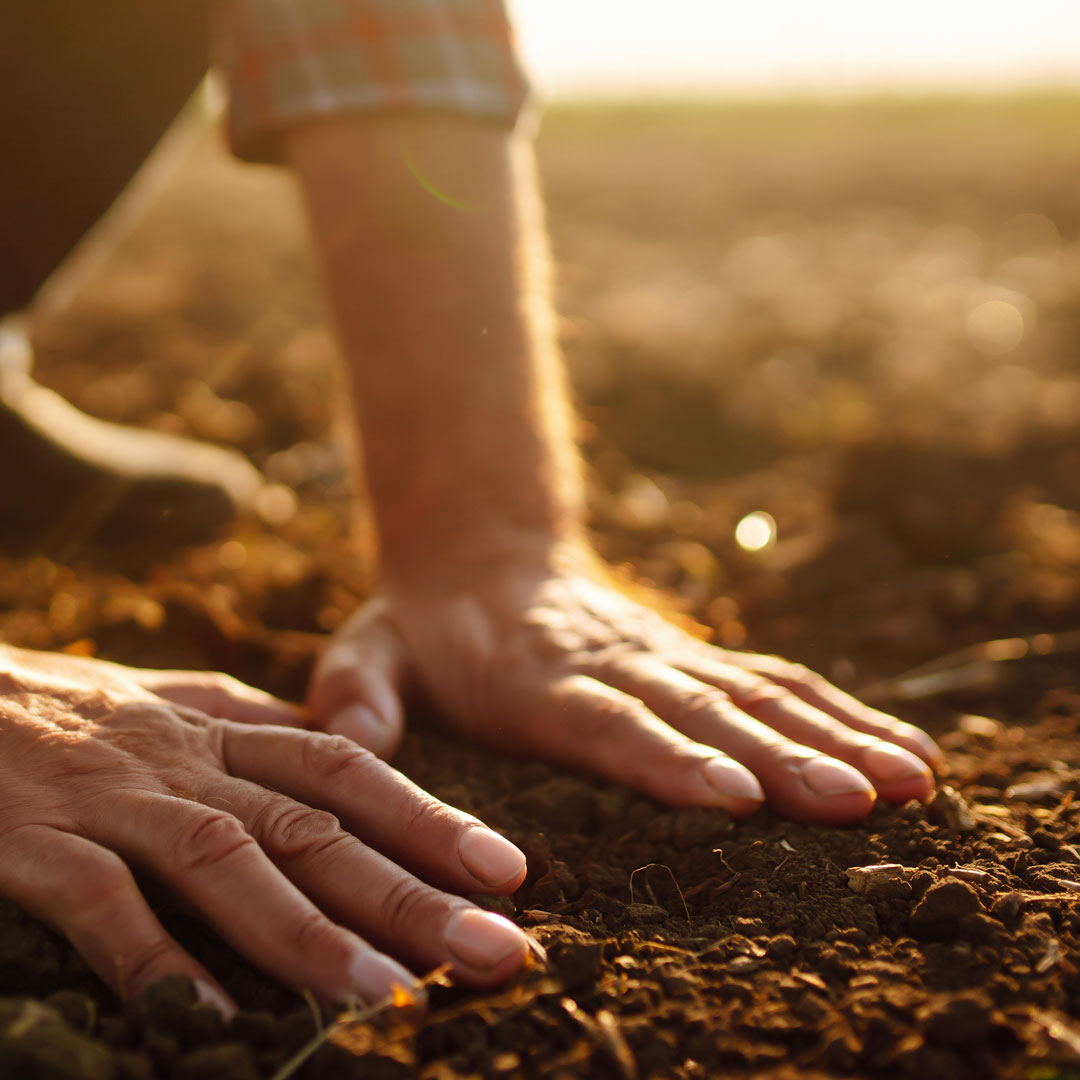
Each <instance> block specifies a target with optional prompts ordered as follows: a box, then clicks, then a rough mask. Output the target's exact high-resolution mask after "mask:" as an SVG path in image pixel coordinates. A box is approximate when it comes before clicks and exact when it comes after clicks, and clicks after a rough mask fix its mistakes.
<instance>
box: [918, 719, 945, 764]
mask: <svg viewBox="0 0 1080 1080" xmlns="http://www.w3.org/2000/svg"><path fill="white" fill-rule="evenodd" d="M912 738H913V739H915V741H916V742H917V743H918V744H919V749H920V750H922V753H923V757H925V758H926V760H927V761H929V762H930V764H931V765H932V766H936V765H940V764H941V761H942V759H943V758H944V757H945V755H944V754H943V753H942V752H941V747H940V746H938V744H937V743H936V742H934V740H933V739H931V738H930V736H929V735H927V734H926V732H925V731H919V730H918V729H917V728H916V729H915V731H914V732H913V733H912Z"/></svg>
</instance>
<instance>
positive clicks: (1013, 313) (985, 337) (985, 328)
mask: <svg viewBox="0 0 1080 1080" xmlns="http://www.w3.org/2000/svg"><path fill="white" fill-rule="evenodd" d="M967 333H968V338H969V340H970V341H971V344H972V345H974V346H975V348H976V349H978V350H979V351H980V352H983V353H988V354H990V355H992V356H994V355H1000V354H1001V353H1007V352H1010V351H1011V350H1013V349H1015V348H1016V346H1017V345H1019V344H1020V342H1021V341H1023V340H1024V316H1023V314H1022V313H1021V311H1020V309H1019V308H1018V307H1017V306H1016V305H1015V304H1011V303H1009V301H1008V300H987V301H985V302H984V303H981V304H979V305H978V307H976V308H974V309H973V310H972V312H971V314H970V315H969V316H968V320H967Z"/></svg>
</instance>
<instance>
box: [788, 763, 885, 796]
mask: <svg viewBox="0 0 1080 1080" xmlns="http://www.w3.org/2000/svg"><path fill="white" fill-rule="evenodd" d="M802 778H803V781H804V782H805V783H806V786H807V787H808V788H809V789H810V790H811V791H812V792H813V793H814V794H815V795H821V796H822V797H824V798H835V797H836V796H837V795H875V794H876V792H875V791H874V789H873V787H872V786H871V785H870V781H869V780H867V779H866V777H865V776H863V774H862V773H861V772H859V770H858V769H856V768H854V767H853V766H851V765H848V764H846V763H845V762H843V761H837V760H836V758H828V757H816V758H811V759H810V760H809V761H808V762H807V763H806V764H805V765H804V766H803V767H802Z"/></svg>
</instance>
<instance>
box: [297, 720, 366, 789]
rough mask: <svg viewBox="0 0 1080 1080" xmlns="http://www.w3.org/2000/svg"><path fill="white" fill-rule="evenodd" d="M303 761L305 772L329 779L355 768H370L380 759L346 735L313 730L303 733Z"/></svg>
mask: <svg viewBox="0 0 1080 1080" xmlns="http://www.w3.org/2000/svg"><path fill="white" fill-rule="evenodd" d="M300 760H301V765H302V767H303V769H304V771H305V772H308V773H312V774H314V775H315V776H319V777H323V778H324V779H329V778H330V777H334V776H337V775H339V774H340V773H343V772H348V771H351V770H353V771H356V770H359V771H363V770H366V769H368V768H370V767H372V766H373V764H374V763H375V762H377V761H378V758H376V756H375V755H374V754H373V753H372V752H371V751H370V750H367V749H365V748H364V747H362V746H359V745H357V744H356V743H355V742H353V741H352V739H348V738H346V737H345V736H344V735H327V734H324V733H322V732H318V731H312V732H305V733H304V735H303V736H302V742H301V750H300Z"/></svg>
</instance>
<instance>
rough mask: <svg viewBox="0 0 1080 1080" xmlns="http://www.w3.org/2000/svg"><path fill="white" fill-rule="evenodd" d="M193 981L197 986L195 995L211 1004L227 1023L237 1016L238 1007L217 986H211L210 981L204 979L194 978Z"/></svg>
mask: <svg viewBox="0 0 1080 1080" xmlns="http://www.w3.org/2000/svg"><path fill="white" fill-rule="evenodd" d="M191 981H192V983H193V984H194V986H195V996H196V997H197V998H198V999H199V1001H201V1002H202V1003H203V1004H204V1005H211V1006H213V1007H214V1008H215V1009H217V1011H218V1012H219V1013H221V1018H222V1019H223V1020H224V1021H225V1023H227V1024H228V1023H230V1022H231V1021H232V1020H233V1018H234V1017H235V1016H236V1013H237V1009H236V1006H235V1005H234V1004H233V1003H232V1001H230V1000H229V998H227V997H226V996H225V994H223V993H222V992H221V991H220V990H219V989H218V988H217V987H216V986H211V985H210V983H208V982H204V981H203V980H202V979H192V980H191Z"/></svg>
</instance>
